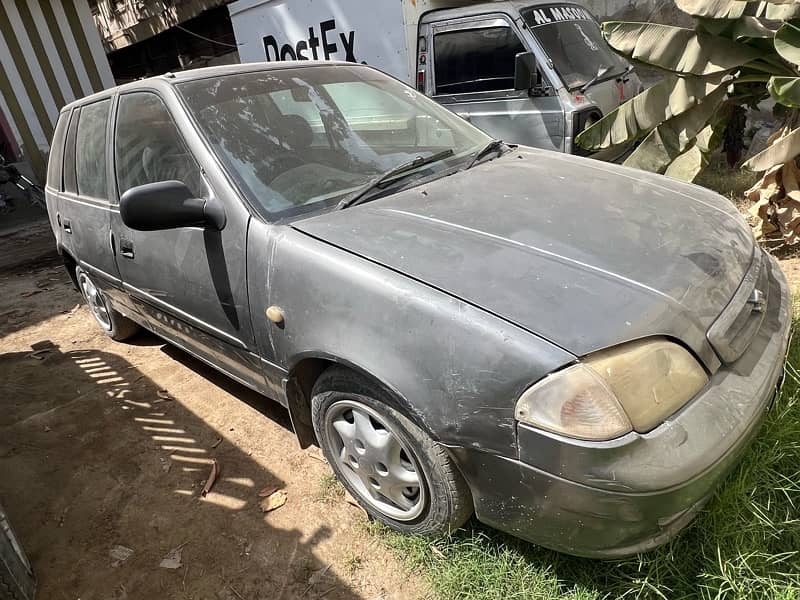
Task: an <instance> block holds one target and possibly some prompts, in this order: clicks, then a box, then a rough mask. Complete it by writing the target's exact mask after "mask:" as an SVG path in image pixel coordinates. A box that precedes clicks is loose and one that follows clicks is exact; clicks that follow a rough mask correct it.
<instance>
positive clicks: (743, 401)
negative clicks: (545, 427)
mask: <svg viewBox="0 0 800 600" xmlns="http://www.w3.org/2000/svg"><path fill="white" fill-rule="evenodd" d="M769 266H770V288H771V289H770V294H769V305H768V306H767V309H766V310H767V313H766V315H765V317H764V320H763V322H762V325H761V328H760V330H759V332H758V333H757V334H756V337H755V338H754V339H753V341H752V342H751V344H750V346H749V347H748V349H747V350H746V352H745V353H744V354H743V355H742V356H741V358H739V359H738V360H737V361H736V362H734V363H732V364H729V365H724V366H723V367H722V368H720V369H719V370H718V371H717V372H716V373H715V374H714V375H713V376H712V377H711V379H710V382H709V384H708V385H707V386H706V388H705V389H704V390H703V391H702V392H701V393H700V394H698V396H697V397H696V398H694V399H693V400H692V401H691V402H690V403H689V404H687V405H686V406H685V407H684V408H682V409H681V410H680V411H679V412H678V413H676V414H675V415H673V416H672V417H670V418H669V419H668V420H667V421H666V422H665V423H663V424H662V425H660V426H659V427H657V428H656V429H654V430H652V431H650V432H648V433H646V434H638V433H630V434H627V435H625V436H623V437H621V438H618V439H616V440H611V441H609V442H601V443H594V442H581V441H578V440H572V439H568V438H565V437H561V436H558V435H554V434H550V433H546V432H542V431H538V430H536V429H534V428H531V427H527V426H526V425H523V424H519V425H518V442H519V456H518V458H508V457H504V456H499V455H496V454H491V453H488V452H484V451H481V450H480V449H475V448H464V447H449V448H448V449H449V451H450V452H451V454H452V456H453V457H454V459H455V460H456V462H457V463H458V465H459V467H460V468H461V471H462V473H463V475H464V477H465V478H466V479H467V481H468V483H469V485H470V487H471V490H472V494H473V500H474V502H475V512H476V515H477V517H478V519H479V520H481V521H482V522H484V523H486V524H488V525H491V526H492V527H495V528H497V529H500V530H502V531H505V532H507V533H510V534H512V535H515V536H517V537H520V538H523V539H525V540H528V541H531V542H533V543H536V544H540V545H542V546H545V547H548V548H551V549H554V550H558V551H561V552H565V553H568V554H574V555H577V556H586V557H591V558H606V559H608V558H618V557H624V556H629V555H632V554H636V553H639V552H645V551H647V550H650V549H652V548H655V547H656V546H659V545H661V544H663V543H665V542H667V541H669V540H670V539H671V538H673V537H674V536H675V535H677V534H678V533H679V532H680V531H681V530H682V529H683V528H684V527H686V526H687V525H688V524H689V522H690V521H691V520H692V518H693V517H694V516H695V515H696V514H697V512H698V511H699V510H700V509H701V508H702V507H703V505H704V504H705V503H706V502H707V501H708V499H709V498H710V497H711V495H712V494H713V492H714V490H715V489H716V487H717V486H718V485H719V483H720V482H721V480H722V479H723V478H724V477H725V476H726V475H727V474H728V473H729V472H730V471H731V470H732V469H733V467H735V466H736V464H737V463H738V462H739V461H740V459H741V458H742V456H743V455H744V453H745V452H746V450H747V449H748V446H749V444H750V442H751V441H752V439H753V438H754V437H755V435H756V434H757V432H758V430H759V428H760V426H761V424H762V422H763V420H764V417H765V415H766V413H767V410H768V408H769V406H770V404H771V402H772V399H773V398H774V397H775V394H776V392H777V388H778V386H779V383H780V381H781V380H782V375H783V365H784V360H785V356H786V351H787V345H788V338H789V331H790V327H791V297H790V295H789V290H788V286H787V284H786V280H785V278H784V276H783V274H782V273H781V271H780V268H779V267H778V265H777V263H776V262H775V261H774V260H773V259H771V258H770V259H769Z"/></svg>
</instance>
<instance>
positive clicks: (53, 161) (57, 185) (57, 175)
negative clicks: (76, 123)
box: [47, 112, 69, 191]
mask: <svg viewBox="0 0 800 600" xmlns="http://www.w3.org/2000/svg"><path fill="white" fill-rule="evenodd" d="M68 124H69V112H63V113H61V114H60V115H59V116H58V123H56V131H55V133H54V134H53V141H52V142H51V143H50V158H49V160H48V161H47V187H49V188H54V189H56V190H59V191H61V164H62V162H63V159H64V139H65V138H66V137H67V125H68Z"/></svg>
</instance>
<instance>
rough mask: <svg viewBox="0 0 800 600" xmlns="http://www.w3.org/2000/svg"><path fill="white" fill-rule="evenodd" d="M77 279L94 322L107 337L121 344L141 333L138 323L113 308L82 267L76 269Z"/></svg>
mask: <svg viewBox="0 0 800 600" xmlns="http://www.w3.org/2000/svg"><path fill="white" fill-rule="evenodd" d="M75 279H76V280H77V282H78V289H80V291H81V294H83V297H84V298H85V299H86V303H87V304H88V305H89V310H90V311H91V313H92V316H93V317H94V320H95V321H97V324H98V325H100V328H101V329H102V330H103V331H104V332H105V333H106V335H108V336H109V337H110V338H111V339H113V340H117V341H118V342H119V341H122V340H125V339H128V338H129V337H131V336H132V335H133V334H134V333H136V332H137V331H139V329H140V327H139V325H138V324H137V323H134V322H133V321H131V320H130V319H128V318H127V317H123V316H122V315H121V314H120V313H118V312H117V311H116V310H114V309H113V308H111V306H110V305H109V304H108V302H107V301H106V298H105V296H103V292H101V291H100V288H98V287H97V286H96V285H95V284H94V282H93V281H92V279H91V278H90V277H89V274H88V273H87V272H86V271H84V270H83V269H81V268H80V267H75Z"/></svg>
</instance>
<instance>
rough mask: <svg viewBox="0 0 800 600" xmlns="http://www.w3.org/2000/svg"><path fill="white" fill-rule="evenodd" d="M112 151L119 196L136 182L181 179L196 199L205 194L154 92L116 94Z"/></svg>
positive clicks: (196, 170)
mask: <svg viewBox="0 0 800 600" xmlns="http://www.w3.org/2000/svg"><path fill="white" fill-rule="evenodd" d="M114 153H115V165H116V167H115V168H116V174H117V185H118V186H119V194H120V196H121V195H122V194H124V193H125V192H126V191H128V190H129V189H131V188H132V187H136V186H137V185H144V184H145V183H156V182H158V181H170V180H177V181H182V182H183V183H185V184H186V186H187V187H188V188H189V190H190V191H191V192H192V193H193V194H194V195H195V196H196V197H197V198H202V197H207V196H208V191H207V190H206V186H205V184H204V183H203V178H202V176H201V174H200V167H199V166H198V165H197V162H196V161H195V160H194V158H193V157H192V155H191V154H190V152H189V149H188V148H187V147H186V144H185V143H184V142H183V138H182V137H181V135H180V133H179V132H178V127H177V126H176V125H175V122H174V121H173V120H172V117H171V116H170V114H169V111H168V110H167V107H166V106H165V105H164V102H163V101H162V100H161V98H159V97H158V96H157V95H155V94H152V93H150V92H136V93H133V94H124V95H122V96H120V98H119V109H118V111H117V129H116V141H115V144H114Z"/></svg>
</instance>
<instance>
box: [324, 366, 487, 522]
mask: <svg viewBox="0 0 800 600" xmlns="http://www.w3.org/2000/svg"><path fill="white" fill-rule="evenodd" d="M393 404H394V403H393V401H392V397H391V395H390V394H388V393H387V392H386V391H385V390H383V389H382V388H381V387H380V386H379V385H377V384H375V383H373V382H371V381H369V380H368V379H367V378H365V377H362V376H360V375H359V374H357V373H355V372H353V371H351V370H349V369H346V368H342V367H339V366H333V367H329V368H328V369H327V370H326V371H325V372H323V373H322V375H320V377H319V379H318V380H317V381H316V383H315V384H314V387H313V390H312V398H311V418H312V422H313V424H314V431H315V433H316V435H317V440H319V443H320V446H321V448H322V451H323V453H324V454H325V457H326V459H327V460H328V462H329V463H330V465H331V467H332V468H333V470H334V472H335V473H336V476H337V477H338V478H339V481H341V482H342V484H343V485H344V486H345V488H346V489H347V491H348V492H350V494H351V495H352V496H353V497H354V498H355V499H356V500H357V501H358V503H359V504H360V505H361V506H362V507H363V508H364V510H365V511H366V512H367V514H368V515H369V516H370V517H371V518H373V519H375V520H377V521H380V522H382V523H384V524H385V525H387V526H388V527H390V528H391V529H394V530H395V531H399V532H401V533H407V534H416V535H423V536H436V537H438V536H441V535H446V534H448V533H450V532H452V531H455V530H456V529H458V528H459V527H461V526H462V525H463V524H464V523H465V522H466V520H467V519H468V518H469V517H470V515H471V514H472V512H473V510H474V509H473V504H472V496H471V495H470V492H469V487H468V486H467V483H466V482H465V481H464V478H463V477H462V476H461V473H459V471H458V469H457V468H456V466H455V465H454V464H453V461H452V460H451V459H450V456H449V455H448V454H447V452H446V450H445V449H444V448H443V447H442V446H440V445H439V444H437V443H436V442H434V441H433V440H432V439H431V438H430V436H429V435H428V434H427V433H425V432H424V431H423V430H422V429H420V428H419V427H417V426H416V425H415V424H414V423H412V422H411V421H410V420H409V419H408V418H407V417H405V416H404V415H403V414H401V413H400V412H399V411H398V410H396V409H395V408H394V407H393V406H392V405H393ZM362 438H363V439H362Z"/></svg>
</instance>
